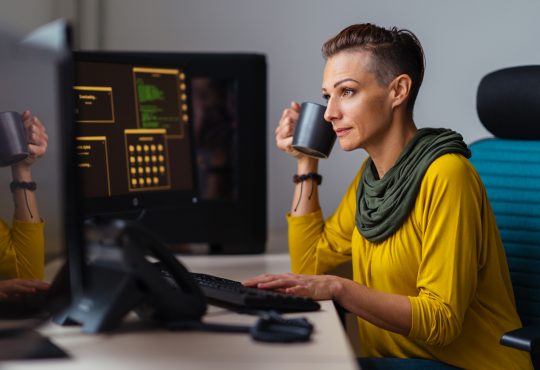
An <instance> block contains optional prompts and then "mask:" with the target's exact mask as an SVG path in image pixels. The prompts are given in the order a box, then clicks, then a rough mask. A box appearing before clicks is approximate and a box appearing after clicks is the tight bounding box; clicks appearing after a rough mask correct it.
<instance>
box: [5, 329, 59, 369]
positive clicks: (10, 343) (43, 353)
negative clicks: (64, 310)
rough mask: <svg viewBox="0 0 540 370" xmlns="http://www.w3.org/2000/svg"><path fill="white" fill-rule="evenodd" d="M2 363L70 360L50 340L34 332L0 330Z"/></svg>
mask: <svg viewBox="0 0 540 370" xmlns="http://www.w3.org/2000/svg"><path fill="white" fill-rule="evenodd" d="M0 348H1V349H2V350H1V351H0V361H9V360H39V359H59V358H69V355H68V354H67V353H66V352H64V350H62V349H61V348H60V347H58V346H57V345H56V344H54V343H53V342H51V341H50V340H49V339H48V338H46V337H44V336H43V335H41V334H39V333H38V332H36V331H33V330H27V329H4V330H0Z"/></svg>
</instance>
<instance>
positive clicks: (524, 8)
mask: <svg viewBox="0 0 540 370" xmlns="http://www.w3.org/2000/svg"><path fill="white" fill-rule="evenodd" d="M5 3H10V4H18V5H16V6H15V7H14V8H13V9H14V12H13V14H12V15H10V14H9V12H6V11H5V9H6V8H5V7H4V6H3V7H2V12H1V13H0V14H1V15H0V21H9V23H11V24H19V25H20V24H24V25H28V24H33V23H35V21H36V19H43V20H44V21H46V20H49V19H48V18H49V17H51V16H53V15H57V14H61V13H62V12H63V11H64V10H62V9H64V8H63V5H66V4H67V5H66V6H67V8H70V6H71V7H72V6H73V4H77V3H78V4H79V5H80V4H86V5H85V6H88V4H90V5H91V4H94V5H95V6H98V7H99V6H101V9H99V11H94V12H92V11H91V9H89V10H85V11H80V10H79V12H78V13H79V15H80V17H82V19H79V21H81V24H82V23H84V21H85V19H84V17H85V14H86V17H87V18H92V19H90V20H88V19H86V22H87V23H89V22H90V23H92V22H93V23H94V24H93V26H92V25H88V24H86V26H85V28H84V29H83V32H86V33H88V32H96V33H99V35H98V36H95V35H94V36H95V37H91V36H92V35H88V34H83V35H80V36H79V37H80V40H83V42H81V45H82V46H83V47H85V48H93V47H98V48H104V49H107V50H159V51H167V50H172V51H250V52H260V53H264V54H266V55H267V58H268V59H267V61H268V67H269V70H268V72H269V73H268V77H269V90H268V92H269V99H268V127H267V132H268V148H269V149H268V174H269V184H268V185H269V186H268V188H269V194H268V204H269V229H270V230H271V231H280V230H283V229H284V228H285V227H286V225H285V220H284V214H285V212H286V211H287V210H288V209H289V207H290V197H291V194H292V181H291V178H292V174H293V173H294V170H295V166H294V163H293V161H292V160H291V159H290V158H288V157H287V156H286V155H285V154H283V153H281V152H279V151H278V150H277V149H275V146H274V137H273V131H274V128H275V126H276V124H277V121H278V118H279V116H280V114H281V112H282V110H283V108H285V107H286V106H287V105H288V104H289V102H290V101H291V100H293V99H294V100H298V101H304V100H312V101H316V102H322V99H321V97H320V95H321V94H320V85H321V72H322V68H323V60H322V58H321V56H320V46H321V44H322V43H323V42H324V41H325V40H326V39H328V38H329V37H331V36H333V35H334V34H335V33H337V32H338V31H339V30H341V29H342V28H343V27H345V26H347V25H349V24H352V23H359V22H372V23H376V24H379V25H383V26H394V25H395V26H397V27H400V28H408V29H410V30H412V31H413V32H415V33H416V34H417V36H418V37H419V38H420V40H421V41H422V44H423V46H424V49H425V53H426V58H427V70H426V75H425V80H424V85H423V88H422V90H421V92H420V95H419V98H418V102H417V108H416V112H415V120H416V122H417V124H418V126H420V127H425V126H436V127H448V128H452V129H455V130H457V131H460V132H461V133H462V134H463V135H464V137H465V139H466V141H467V142H471V141H473V140H476V139H479V138H482V137H487V136H489V133H487V132H486V131H485V130H484V129H483V128H482V126H481V124H480V122H479V120H478V118H477V115H476V110H475V94H476V88H477V86H478V82H479V80H480V78H481V77H482V76H483V75H484V74H486V73H487V72H490V71H492V70H495V69H498V68H503V67H508V66H514V65H522V64H540V47H538V36H539V35H540V32H539V29H538V18H539V15H540V1H538V0H523V1H515V2H508V1H503V0H495V1H493V0H477V1H461V0H458V1H444V2H443V1H428V0H409V1H400V0H380V1H367V0H333V1H327V0H325V1H323V0H294V1H290V0H288V1H286V0H196V1H194V0H153V1H148V0H131V1H127V0H106V1H103V0H101V1H99V0H94V1H91V2H84V1H80V2H79V1H75V0H73V1H71V2H70V1H68V0H56V1H53V0H49V1H41V0H39V1H38V0H34V1H31V0H12V1H3V2H2V4H5ZM46 4H49V5H48V6H49V7H48V6H47V5H46ZM70 4H71V5H70ZM30 5H31V6H32V11H29V9H30V8H29V6H30ZM79 9H81V7H79ZM67 12H68V13H69V12H71V13H72V14H76V13H77V12H74V11H73V9H72V8H71V9H68V10H67ZM71 13H70V14H71ZM95 14H101V16H100V17H97V18H96V16H95ZM17 22H20V23H17ZM28 29H29V28H26V30H28ZM89 30H90V31H89ZM84 40H93V41H90V42H86V43H85V42H84ZM96 40H97V41H96ZM364 158H365V153H364V152H363V151H356V152H352V153H344V152H342V151H341V150H340V149H339V147H337V146H336V147H335V148H334V152H333V153H332V156H331V158H330V159H328V160H326V161H323V162H322V163H321V166H320V172H321V173H322V174H323V176H324V181H323V185H322V188H321V191H320V193H321V203H322V207H323V209H324V210H325V215H329V214H330V213H331V212H332V211H333V210H334V209H335V208H336V206H337V204H338V202H339V201H340V198H341V194H342V193H343V192H344V190H345V188H346V187H347V185H348V184H349V182H350V181H351V179H352V178H353V176H354V174H355V172H356V171H357V169H358V167H359V165H360V163H361V162H362V160H363V159H364Z"/></svg>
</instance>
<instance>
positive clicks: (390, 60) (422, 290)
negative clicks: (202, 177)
mask: <svg viewBox="0 0 540 370" xmlns="http://www.w3.org/2000/svg"><path fill="white" fill-rule="evenodd" d="M323 55H324V57H325V59H326V65H325V68H324V74H323V84H322V91H323V95H324V97H325V98H326V99H327V101H328V105H327V109H326V113H325V118H326V120H327V121H329V122H331V124H332V126H333V128H334V130H335V132H336V134H337V137H338V140H339V144H340V146H341V147H342V148H343V149H344V150H346V151H352V150H354V149H358V148H362V149H364V150H366V151H367V153H368V154H369V158H368V159H367V160H366V161H365V162H364V163H363V165H362V166H361V168H360V170H359V172H358V174H357V175H356V177H355V179H354V180H353V182H352V183H351V185H350V187H349V189H348V190H347V192H346V193H345V195H344V197H343V200H342V202H341V203H340V205H339V207H338V209H337V210H336V212H335V213H334V214H333V215H332V216H331V217H330V218H328V219H327V220H326V221H324V220H323V216H322V211H321V210H320V206H319V201H318V195H317V181H314V180H317V178H318V175H317V174H316V172H317V168H318V160H316V159H313V158H310V157H306V156H304V155H302V154H301V153H299V152H297V151H295V150H293V149H292V147H291V143H292V135H293V132H294V127H295V124H296V121H297V119H298V115H299V106H298V104H296V103H293V104H292V105H291V107H290V108H288V109H286V110H285V111H284V112H283V115H282V117H281V119H280V122H279V126H278V128H277V129H276V141H277V146H278V148H280V149H281V150H283V151H285V152H287V153H288V154H290V155H291V156H293V157H294V158H296V160H297V170H298V173H297V174H298V175H302V174H312V175H310V176H303V177H302V178H304V179H305V178H307V180H305V181H309V182H311V184H310V185H311V186H313V191H311V190H310V191H309V192H301V187H302V186H303V184H302V183H301V182H300V183H297V184H296V187H295V193H294V197H293V202H292V204H293V207H292V210H291V212H290V214H289V215H288V216H287V219H288V223H289V248H290V255H291V263H292V270H293V272H294V273H295V274H282V275H264V276H259V277H256V278H253V279H249V280H247V281H245V282H244V284H245V285H247V286H257V287H259V288H264V289H277V290H280V291H284V292H287V293H291V294H299V295H303V296H307V297H310V298H312V299H318V300H320V299H333V300H335V301H336V302H337V303H339V304H340V305H341V306H343V307H344V308H345V309H347V310H348V311H350V312H352V313H354V314H356V315H357V316H358V326H359V330H360V338H361V343H362V346H361V352H362V357H366V358H380V357H394V358H419V359H425V360H426V364H428V365H427V366H428V367H430V366H436V367H433V368H439V367H440V368H445V365H444V364H448V365H451V366H457V367H461V368H469V369H471V368H476V369H530V368H531V363H530V359H529V358H528V355H527V354H526V353H524V352H520V351H517V350H513V349H509V348H505V347H503V346H501V345H499V339H500V337H501V335H502V334H503V333H504V332H506V331H509V330H512V329H515V328H518V327H520V326H521V323H520V320H519V317H518V315H517V313H516V310H515V303H514V298H513V292H512V287H511V283H510V278H509V273H508V267H507V264H506V259H505V254H504V250H503V247H502V243H501V240H500V236H499V233H498V229H497V226H496V223H495V219H494V216H493V214H492V211H491V208H490V206H489V202H488V200H487V197H486V194H485V190H484V187H483V185H482V182H481V180H480V178H479V176H478V175H477V173H476V171H475V170H474V168H473V167H472V165H471V164H470V163H469V161H468V159H467V158H468V157H469V156H470V153H469V150H468V149H467V146H466V145H465V143H464V142H463V140H462V137H461V136H460V135H459V134H457V133H455V132H453V131H451V130H445V129H420V130H419V129H417V128H416V125H415V122H414V120H413V108H414V103H415V99H416V96H417V94H418V90H419V88H420V85H421V83H422V78H423V74H424V54H423V51H422V47H421V45H420V43H419V41H418V39H417V38H416V36H414V34H412V33H411V32H410V31H407V30H397V29H395V28H393V29H384V28H381V27H377V26H374V25H371V24H359V25H353V26H350V27H347V28H346V29H344V30H343V31H341V32H340V33H339V34H338V35H336V36H335V37H333V38H332V39H330V40H328V41H327V42H326V43H325V44H324V46H323ZM296 178H297V179H298V177H296ZM306 193H311V194H310V196H308V195H306ZM344 261H351V263H352V267H353V280H349V279H344V278H341V277H337V276H331V275H324V274H325V273H326V272H328V271H330V270H331V269H332V268H334V267H336V266H337V265H339V264H341V263H343V262H344ZM373 361H375V364H376V363H377V360H373ZM381 361H385V360H384V359H381ZM431 361H437V363H432V362H431ZM441 363H442V364H441ZM361 364H362V366H363V368H369V367H368V366H369V363H368V362H362V361H361ZM383 364H384V362H383ZM391 366H392V367H393V368H398V367H397V366H398V365H397V364H393V365H391ZM430 368H432V367H430Z"/></svg>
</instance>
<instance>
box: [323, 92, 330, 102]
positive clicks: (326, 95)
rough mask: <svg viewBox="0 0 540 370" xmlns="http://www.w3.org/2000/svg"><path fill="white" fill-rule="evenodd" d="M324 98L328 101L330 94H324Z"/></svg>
mask: <svg viewBox="0 0 540 370" xmlns="http://www.w3.org/2000/svg"><path fill="white" fill-rule="evenodd" d="M322 98H323V99H324V100H326V101H328V99H330V95H328V94H324V95H323V96H322Z"/></svg>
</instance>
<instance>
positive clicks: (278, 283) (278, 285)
mask: <svg viewBox="0 0 540 370" xmlns="http://www.w3.org/2000/svg"><path fill="white" fill-rule="evenodd" d="M296 285H298V283H297V281H296V280H295V279H290V278H287V277H279V278H276V279H274V280H271V281H266V282H260V283H259V284H257V288H260V289H282V288H290V287H293V286H296Z"/></svg>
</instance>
